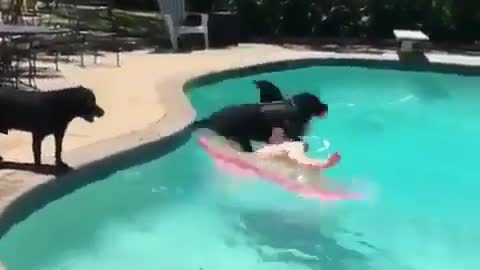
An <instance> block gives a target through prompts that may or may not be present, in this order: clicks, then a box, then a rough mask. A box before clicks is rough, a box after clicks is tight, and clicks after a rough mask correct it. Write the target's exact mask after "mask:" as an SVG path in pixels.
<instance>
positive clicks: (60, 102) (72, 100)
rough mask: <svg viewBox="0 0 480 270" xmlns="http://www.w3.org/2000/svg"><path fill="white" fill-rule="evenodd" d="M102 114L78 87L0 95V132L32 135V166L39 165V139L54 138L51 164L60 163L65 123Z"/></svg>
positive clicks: (87, 91)
mask: <svg viewBox="0 0 480 270" xmlns="http://www.w3.org/2000/svg"><path fill="white" fill-rule="evenodd" d="M103 115H104V111H103V109H102V108H100V107H99V106H98V105H97V102H96V98H95V95H94V93H93V92H92V90H90V89H87V88H84V87H82V86H79V87H72V88H66V89H62V90H58V91H49V92H33V91H20V90H18V91H16V90H15V91H5V92H1V93H0V133H3V134H8V130H10V129H14V130H21V131H27V132H30V133H32V138H33V142H32V149H33V157H34V161H35V165H41V148H42V147H41V146H42V141H43V139H44V138H45V137H46V136H48V135H51V134H53V136H54V137H55V162H56V165H57V166H67V165H66V164H65V163H64V162H63V160H62V144H63V138H64V136H65V131H66V129H67V127H68V124H69V123H70V122H71V121H72V120H73V119H74V118H76V117H81V118H83V119H85V120H86V121H88V122H93V121H94V119H95V117H102V116H103Z"/></svg>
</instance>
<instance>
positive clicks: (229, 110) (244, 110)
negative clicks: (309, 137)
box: [194, 81, 328, 152]
mask: <svg viewBox="0 0 480 270" xmlns="http://www.w3.org/2000/svg"><path fill="white" fill-rule="evenodd" d="M255 84H256V86H257V88H258V89H259V90H260V103H256V104H242V105H235V106H229V107H226V108H223V109H222V110H220V111H217V112H215V113H213V114H212V115H211V116H210V117H208V118H206V119H203V120H200V121H196V122H195V123H194V126H195V127H196V128H208V129H210V130H213V131H214V132H216V133H217V134H219V135H221V136H224V137H225V138H227V139H229V140H233V141H236V142H237V143H239V144H240V146H241V147H242V149H243V150H244V151H247V152H252V151H253V147H252V144H251V141H252V140H256V141H261V142H268V139H269V138H270V137H271V135H272V130H273V128H276V127H277V128H283V129H284V130H285V135H286V136H287V137H288V138H289V139H291V140H296V141H301V140H302V139H301V136H303V135H304V134H305V132H306V127H307V125H308V122H309V121H310V120H311V119H312V117H315V116H318V117H323V116H325V115H326V114H327V113H328V105H327V104H324V103H322V102H321V101H320V99H319V98H318V97H316V96H315V95H313V94H310V93H301V94H298V95H294V96H292V97H291V98H289V99H284V97H283V95H282V93H281V91H280V89H279V88H278V87H276V86H275V85H274V84H273V83H271V82H269V81H256V82H255Z"/></svg>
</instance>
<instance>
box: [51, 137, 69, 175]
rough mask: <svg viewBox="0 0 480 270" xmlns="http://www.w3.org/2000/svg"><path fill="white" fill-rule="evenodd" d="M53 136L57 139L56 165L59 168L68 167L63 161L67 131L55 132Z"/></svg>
mask: <svg viewBox="0 0 480 270" xmlns="http://www.w3.org/2000/svg"><path fill="white" fill-rule="evenodd" d="M53 136H54V137H55V164H56V165H57V166H58V167H68V165H67V164H66V163H64V162H63V160H62V145H63V138H64V137H65V129H64V128H62V129H61V130H57V131H55V133H53Z"/></svg>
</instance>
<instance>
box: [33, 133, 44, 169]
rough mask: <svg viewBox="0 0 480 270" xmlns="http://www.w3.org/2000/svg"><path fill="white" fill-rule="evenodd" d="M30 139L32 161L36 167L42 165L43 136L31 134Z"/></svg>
mask: <svg viewBox="0 0 480 270" xmlns="http://www.w3.org/2000/svg"><path fill="white" fill-rule="evenodd" d="M32 137H33V140H32V150H33V161H34V163H35V165H37V166H38V165H41V164H42V141H43V139H44V138H45V135H43V134H38V133H32Z"/></svg>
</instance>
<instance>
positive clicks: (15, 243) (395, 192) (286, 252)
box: [0, 66, 480, 270]
mask: <svg viewBox="0 0 480 270" xmlns="http://www.w3.org/2000/svg"><path fill="white" fill-rule="evenodd" d="M254 79H269V80H272V81H273V82H275V83H276V84H278V85H279V86H280V87H281V88H283V89H286V90H287V89H288V94H290V95H291V94H294V93H297V92H300V91H303V90H307V91H312V92H315V93H318V94H319V95H320V96H321V97H322V99H323V100H324V101H325V102H327V103H328V104H329V105H330V114H329V118H328V119H327V120H323V121H318V122H314V123H313V126H312V132H311V133H312V134H311V135H312V136H318V137H319V138H320V139H315V138H314V137H311V138H309V140H310V142H311V144H312V146H313V147H312V149H313V150H312V153H311V154H312V155H313V156H324V155H325V153H318V152H315V151H314V150H315V149H316V148H318V147H320V142H321V140H323V139H326V140H328V141H329V142H330V143H331V148H330V149H329V151H330V152H332V151H340V152H341V153H342V155H343V160H342V162H341V164H340V166H338V167H337V168H334V169H332V170H331V171H329V172H328V174H329V175H331V176H332V177H334V178H336V179H339V180H342V181H357V182H359V183H362V185H365V186H366V189H367V190H368V191H369V195H371V197H370V199H369V200H367V201H363V202H341V203H331V202H330V203H319V202H317V201H312V200H304V199H300V198H298V197H297V196H295V195H293V194H290V193H288V192H286V191H284V190H283V189H282V188H280V187H278V186H275V185H274V184H271V183H269V182H267V181H248V182H242V181H241V180H242V179H239V178H235V177H233V176H231V175H227V174H224V173H222V172H219V171H216V170H215V167H214V165H213V163H212V162H211V160H210V159H209V158H208V156H207V155H206V154H205V153H204V152H203V151H202V150H201V149H200V147H199V146H198V144H197V143H196V141H195V140H196V136H195V135H193V136H192V138H191V140H190V141H188V142H187V143H186V144H184V145H182V146H181V147H179V148H178V149H176V150H175V151H174V152H172V153H171V154H169V155H167V156H165V157H162V158H160V159H157V160H153V161H150V162H148V163H146V164H143V165H139V166H135V167H131V168H128V169H126V170H122V171H118V172H117V173H115V174H113V175H110V176H108V177H107V179H105V180H104V181H99V182H96V183H94V184H91V185H88V186H85V187H84V188H82V189H80V190H78V191H76V192H74V193H72V194H70V195H68V196H65V197H63V198H62V199H60V200H57V201H54V202H52V203H50V204H49V205H47V206H46V207H44V208H43V209H41V210H39V211H37V212H35V213H34V214H33V215H31V216H30V217H29V218H28V219H27V220H25V221H24V222H22V223H20V224H19V225H17V226H15V227H13V228H12V229H11V230H10V231H9V232H8V233H7V234H6V235H5V236H4V237H3V238H2V239H1V240H0V259H1V260H2V261H3V262H4V263H5V264H6V266H7V267H8V268H9V269H10V270H36V269H39V270H54V269H55V270H74V269H105V270H122V269H128V270H130V269H142V270H144V269H145V270H150V269H152V270H153V269H155V270H158V269H175V270H187V269H188V270H192V269H195V270H199V269H203V270H224V269H233V270H235V269H239V270H240V269H241V270H245V269H256V270H257V269H258V270H262V269H275V270H279V269H285V270H287V269H288V270H297V269H299V270H300V269H335V270H344V269H345V270H350V269H355V270H362V269H382V270H383V269H389V270H391V269H422V270H424V269H425V270H429V269H432V270H433V269H435V270H443V269H448V270H452V269H476V268H478V267H479V266H480V259H478V256H477V255H478V248H479V247H480V246H479V245H478V243H479V242H480V229H478V228H480V226H479V225H480V216H479V215H478V210H477V209H478V208H479V207H480V202H479V201H478V199H477V195H476V193H477V188H478V187H480V184H478V180H480V177H479V176H480V173H479V172H478V169H477V168H478V166H477V164H476V163H477V158H476V154H477V153H478V151H479V150H480V142H479V140H478V138H479V137H480V125H478V123H477V119H476V117H477V115H480V106H478V104H479V102H480V93H478V91H477V88H478V85H480V77H474V76H460V75H454V74H437V73H428V72H406V71H397V70H386V69H367V68H364V67H346V66H316V67H310V68H302V69H296V70H290V71H283V72H274V73H266V74H259V75H255V76H250V77H244V78H237V79H231V80H225V81H222V82H219V83H216V84H212V85H207V86H203V87H200V88H198V89H195V90H193V91H192V92H191V93H190V96H191V99H192V102H193V105H194V106H195V107H196V108H197V110H198V113H199V117H202V116H205V115H207V114H209V113H210V112H212V111H214V110H216V109H218V108H219V107H220V106H221V105H224V104H236V103H242V102H252V101H255V100H257V98H258V94H257V92H256V90H255V88H254V85H253V84H252V80H254Z"/></svg>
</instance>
